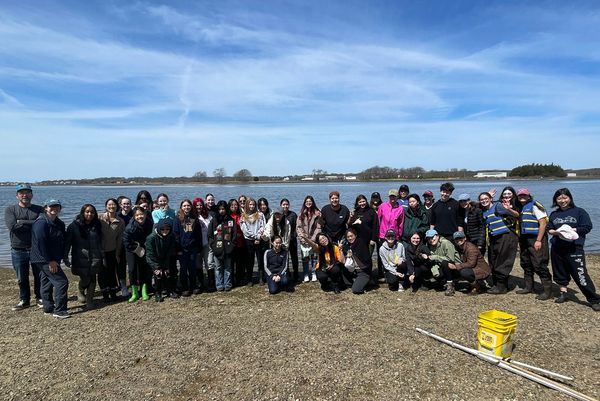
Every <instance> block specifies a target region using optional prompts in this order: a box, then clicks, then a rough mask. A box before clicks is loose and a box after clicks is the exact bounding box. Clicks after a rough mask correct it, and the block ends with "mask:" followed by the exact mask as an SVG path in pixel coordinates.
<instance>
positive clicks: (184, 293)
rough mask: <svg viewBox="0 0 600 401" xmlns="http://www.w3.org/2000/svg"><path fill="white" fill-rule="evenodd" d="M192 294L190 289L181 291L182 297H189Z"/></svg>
mask: <svg viewBox="0 0 600 401" xmlns="http://www.w3.org/2000/svg"><path fill="white" fill-rule="evenodd" d="M190 295H192V293H191V292H189V291H184V292H182V293H181V296H182V297H189V296H190Z"/></svg>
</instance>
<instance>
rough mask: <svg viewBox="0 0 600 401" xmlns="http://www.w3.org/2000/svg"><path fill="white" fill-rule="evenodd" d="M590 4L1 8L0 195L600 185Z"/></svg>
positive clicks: (598, 93)
mask: <svg viewBox="0 0 600 401" xmlns="http://www.w3.org/2000/svg"><path fill="white" fill-rule="evenodd" d="M598 26H600V5H599V4H598V3H597V2H594V1H590V2H585V1H577V2H564V1H536V2H517V1H485V2H482V1H447V2H440V1H400V0H397V1H378V0H372V1H352V0H350V1H348V0H345V1H333V0H331V1H330V0H328V1H299V0H298V1H296V0H293V1H227V0H220V1H206V2H204V1H194V2H191V1H169V2H154V1H152V2H150V1H138V2H133V1H132V2H122V1H116V0H113V1H75V0H72V1H56V2H53V1H49V0H46V1H28V2H22V1H3V2H2V4H1V5H0V43H2V45H0V135H1V138H2V140H3V146H2V147H1V148H0V149H1V150H0V180H30V181H37V180H41V179H54V178H89V177H99V176H137V175H146V176H163V175H166V176H180V175H184V176H190V175H193V174H194V173H195V172H196V171H199V170H205V171H207V172H208V173H209V175H210V174H211V173H212V171H213V170H214V169H215V168H218V167H224V168H225V169H226V171H227V173H228V174H232V173H234V172H235V171H237V170H239V169H241V168H247V169H249V170H250V171H251V172H252V173H254V174H255V175H259V174H266V175H276V174H294V173H297V174H304V173H310V172H311V171H312V170H313V169H322V170H326V171H330V172H358V171H361V170H363V169H365V168H368V167H371V166H374V165H387V166H392V167H411V166H422V167H424V168H425V169H448V168H455V167H456V168H469V169H476V170H477V169H492V168H498V169H510V168H512V167H514V166H516V165H519V164H525V163H530V162H539V163H550V162H554V163H558V164H561V165H562V166H563V167H565V168H587V167H597V166H598V163H597V160H598V159H597V152H598V149H600V106H599V105H600V90H598V89H599V88H600V47H599V46H598V43H600V30H599V29H598Z"/></svg>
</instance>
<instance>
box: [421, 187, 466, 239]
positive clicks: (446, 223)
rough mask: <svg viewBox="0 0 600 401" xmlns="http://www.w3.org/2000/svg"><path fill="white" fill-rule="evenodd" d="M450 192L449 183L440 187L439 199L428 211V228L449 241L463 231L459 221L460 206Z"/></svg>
mask: <svg viewBox="0 0 600 401" xmlns="http://www.w3.org/2000/svg"><path fill="white" fill-rule="evenodd" d="M452 192H454V185H453V184H452V183H451V182H446V183H444V184H442V185H440V199H438V201H437V202H435V203H434V204H433V206H432V207H431V209H430V210H429V228H430V229H435V230H436V231H437V232H438V233H439V235H441V236H442V237H444V238H446V239H447V240H449V241H452V236H453V235H454V233H455V232H456V231H463V224H464V223H463V221H461V219H460V215H461V213H460V205H459V204H458V201H457V200H456V199H454V198H452Z"/></svg>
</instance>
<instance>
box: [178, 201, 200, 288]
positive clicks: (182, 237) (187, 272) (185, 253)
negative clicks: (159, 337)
mask: <svg viewBox="0 0 600 401" xmlns="http://www.w3.org/2000/svg"><path fill="white" fill-rule="evenodd" d="M200 224H201V223H200V222H199V221H198V218H197V215H196V209H195V208H194V205H193V203H192V201H191V200H189V199H184V200H183V201H182V202H181V204H180V207H179V211H178V212H177V216H175V220H174V221H173V233H174V235H175V242H176V243H177V257H178V259H179V282H180V284H181V291H182V293H181V295H183V296H184V297H189V296H190V295H191V294H192V291H193V290H194V288H196V257H197V255H198V253H199V252H200V250H201V249H202V230H201V226H200Z"/></svg>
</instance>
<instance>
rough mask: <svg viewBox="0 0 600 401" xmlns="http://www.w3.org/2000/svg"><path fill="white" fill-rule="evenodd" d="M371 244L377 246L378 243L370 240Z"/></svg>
mask: <svg viewBox="0 0 600 401" xmlns="http://www.w3.org/2000/svg"><path fill="white" fill-rule="evenodd" d="M369 245H371V246H376V245H377V242H375V241H373V240H371V241H369Z"/></svg>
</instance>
